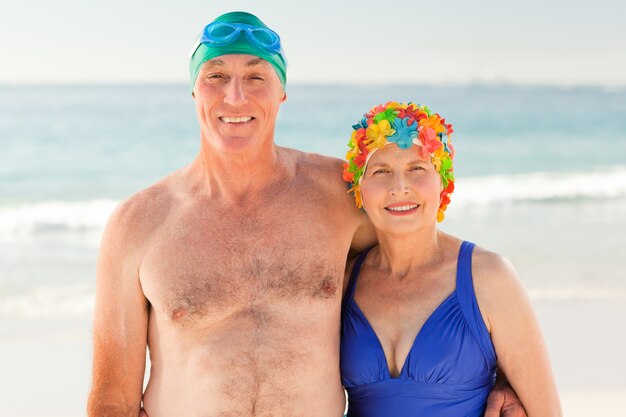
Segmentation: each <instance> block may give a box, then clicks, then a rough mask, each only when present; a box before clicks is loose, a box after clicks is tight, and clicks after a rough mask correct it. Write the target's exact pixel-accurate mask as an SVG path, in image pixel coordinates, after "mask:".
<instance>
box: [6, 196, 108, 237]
mask: <svg viewBox="0 0 626 417" xmlns="http://www.w3.org/2000/svg"><path fill="white" fill-rule="evenodd" d="M118 203H119V202H118V201H115V200H107V199H98V200H88V201H44V202H39V203H31V204H21V205H16V206H5V207H0V234H33V233H39V232H47V231H68V230H71V231H83V230H93V229H102V228H103V227H104V226H105V224H106V221H107V219H108V217H109V215H110V214H111V212H112V211H113V209H114V208H115V206H116V205H117V204H118Z"/></svg>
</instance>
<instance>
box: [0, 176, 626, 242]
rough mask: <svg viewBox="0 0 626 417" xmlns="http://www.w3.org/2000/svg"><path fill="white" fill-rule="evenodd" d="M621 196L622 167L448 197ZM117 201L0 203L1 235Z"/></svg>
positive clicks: (83, 222)
mask: <svg viewBox="0 0 626 417" xmlns="http://www.w3.org/2000/svg"><path fill="white" fill-rule="evenodd" d="M623 198H626V167H612V168H607V169H606V170H602V171H598V170H595V171H587V172H581V173H559V172H534V173H527V174H510V175H489V176H482V177H461V178H459V179H458V180H457V182H456V190H455V191H454V194H453V195H452V200H453V204H454V206H455V207H456V206H485V205H493V204H507V203H519V202H541V201H561V202H578V201H581V200H582V201H586V200H614V199H623ZM118 203H119V201H115V200H110V199H98V200H88V201H75V202H68V201H44V202H39V203H30V204H22V205H13V206H0V235H3V234H4V235H7V234H10V235H15V234H35V233H40V232H48V231H83V230H99V229H102V228H103V227H104V225H105V224H106V221H107V218H108V217H109V215H110V214H111V212H112V211H113V209H114V208H115V206H116V205H117V204H118Z"/></svg>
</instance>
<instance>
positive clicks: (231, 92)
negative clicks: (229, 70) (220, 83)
mask: <svg viewBox="0 0 626 417" xmlns="http://www.w3.org/2000/svg"><path fill="white" fill-rule="evenodd" d="M224 102H225V103H226V104H230V105H231V106H238V105H242V104H247V103H248V96H247V94H246V91H245V89H244V86H243V83H242V82H241V80H240V79H239V78H235V77H233V78H231V79H230V80H229V82H228V83H227V85H226V91H225V92H224Z"/></svg>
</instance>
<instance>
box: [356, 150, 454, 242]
mask: <svg viewBox="0 0 626 417" xmlns="http://www.w3.org/2000/svg"><path fill="white" fill-rule="evenodd" d="M441 190H442V183H441V177H440V175H439V173H438V172H437V171H436V170H435V167H434V166H433V164H432V163H431V161H430V158H429V159H428V160H426V159H423V158H422V156H421V154H420V152H419V148H418V146H417V145H413V146H411V148H409V149H400V148H399V147H398V146H397V145H395V144H391V145H387V146H385V147H384V148H383V149H380V150H378V151H376V152H375V153H374V154H373V155H372V156H371V158H370V160H369V162H368V163H367V169H366V171H365V174H364V175H363V177H362V178H361V196H362V198H363V207H364V208H365V210H366V211H367V214H368V216H369V218H370V220H371V221H372V224H373V225H374V227H376V229H378V230H380V231H383V232H388V233H394V234H408V233H410V232H413V231H416V230H419V229H422V228H424V227H436V226H437V210H438V208H439V203H440V201H439V200H440V193H441Z"/></svg>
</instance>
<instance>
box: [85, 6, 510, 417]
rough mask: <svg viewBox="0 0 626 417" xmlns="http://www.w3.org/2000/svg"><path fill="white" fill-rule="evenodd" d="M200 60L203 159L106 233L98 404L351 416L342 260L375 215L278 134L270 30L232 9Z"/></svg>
mask: <svg viewBox="0 0 626 417" xmlns="http://www.w3.org/2000/svg"><path fill="white" fill-rule="evenodd" d="M190 69H191V81H192V89H193V96H194V99H195V103H196V111H197V116H198V121H199V123H200V132H201V134H200V136H201V138H200V139H201V143H200V152H199V154H198V156H197V157H196V159H195V160H194V161H193V162H191V164H189V165H188V166H186V167H184V168H182V169H180V170H179V171H176V172H174V173H173V174H171V175H170V176H168V177H166V178H164V179H163V180H161V181H160V182H158V183H156V184H154V185H153V186H151V187H149V188H148V189H146V190H144V191H141V192H139V193H137V194H135V195H134V196H132V197H131V198H129V199H128V200H127V201H125V202H124V203H122V204H121V205H120V206H119V207H118V208H117V209H116V211H115V212H114V213H113V215H112V216H111V218H110V220H109V223H108V225H107V228H106V231H105V233H104V237H103V241H102V246H101V251H100V258H99V261H98V272H97V289H96V294H97V295H96V309H95V314H94V370H93V386H92V390H91V394H90V397H89V404H88V410H89V415H90V416H105V415H106V416H137V415H139V413H140V409H141V405H142V401H143V407H144V408H145V411H146V412H147V413H148V414H149V416H150V417H161V416H167V417H172V416H189V415H191V416H204V417H209V416H215V417H217V416H220V417H227V416H233V417H235V416H236V417H243V416H268V417H269V416H273V417H278V416H324V417H327V416H341V415H342V413H343V411H344V407H345V399H344V393H343V389H342V386H341V382H340V378H339V316H340V306H341V296H342V284H343V277H344V268H345V264H346V258H347V257H348V255H349V252H350V251H352V252H358V251H360V250H361V249H363V248H365V247H366V246H369V245H371V244H373V234H372V232H371V226H370V225H369V222H368V220H367V218H366V216H365V215H364V213H363V212H361V211H359V210H357V209H356V208H355V207H354V202H353V199H352V198H351V197H350V195H348V194H347V193H346V187H345V184H344V182H343V180H342V177H341V171H342V162H341V161H339V160H336V159H332V158H327V157H323V156H319V155H311V154H306V153H303V152H299V151H296V150H293V149H286V148H281V147H278V146H276V145H275V143H274V128H275V121H276V116H277V114H278V110H279V107H280V105H281V103H282V102H284V101H285V99H286V97H287V96H286V93H285V82H286V62H285V59H284V54H283V51H282V48H281V45H280V38H279V37H278V35H277V34H276V33H275V32H273V31H272V30H270V29H269V28H267V26H265V25H264V24H263V23H262V22H261V21H260V20H259V19H258V18H256V17H255V16H253V15H251V14H248V13H243V12H234V13H228V14H225V15H222V16H220V17H219V18H217V19H216V20H215V21H214V22H212V23H211V24H209V25H208V26H207V27H206V28H205V30H204V32H203V35H202V37H201V38H200V43H199V45H198V47H197V49H196V50H195V52H194V53H193V55H192V58H191V65H190ZM146 346H149V348H150V349H149V351H150V360H151V369H150V379H149V381H148V384H147V387H146V390H145V392H143V376H144V371H145V363H146ZM500 392H501V394H499V397H498V398H496V399H495V400H494V401H492V403H493V405H495V407H494V408H497V409H498V411H497V412H498V414H499V410H500V405H501V403H502V402H503V399H504V398H505V395H506V391H500ZM504 405H505V407H510V404H508V403H507V402H505V404H504ZM518 406H519V404H518ZM494 415H497V414H494Z"/></svg>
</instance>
